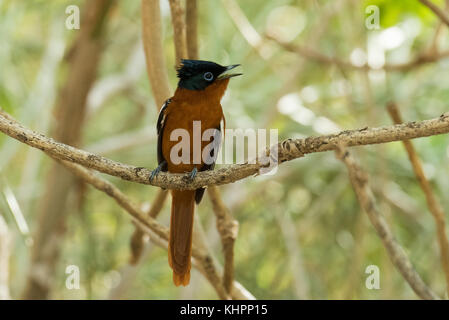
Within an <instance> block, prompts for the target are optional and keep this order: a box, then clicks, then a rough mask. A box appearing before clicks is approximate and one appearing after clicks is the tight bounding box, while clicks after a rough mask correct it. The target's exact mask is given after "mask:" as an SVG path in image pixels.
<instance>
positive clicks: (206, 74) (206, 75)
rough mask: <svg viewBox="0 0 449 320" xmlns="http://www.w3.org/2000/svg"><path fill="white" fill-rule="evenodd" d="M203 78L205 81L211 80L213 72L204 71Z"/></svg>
mask: <svg viewBox="0 0 449 320" xmlns="http://www.w3.org/2000/svg"><path fill="white" fill-rule="evenodd" d="M203 78H204V80H206V81H212V80H213V79H214V74H213V73H212V72H210V71H207V72H205V73H204V75H203Z"/></svg>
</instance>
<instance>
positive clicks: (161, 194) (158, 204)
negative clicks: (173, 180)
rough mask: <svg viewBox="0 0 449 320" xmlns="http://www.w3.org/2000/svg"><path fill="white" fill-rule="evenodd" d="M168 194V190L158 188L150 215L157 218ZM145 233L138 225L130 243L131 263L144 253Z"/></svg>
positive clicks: (135, 262)
mask: <svg viewBox="0 0 449 320" xmlns="http://www.w3.org/2000/svg"><path fill="white" fill-rule="evenodd" d="M167 196H168V192H167V190H163V189H160V190H158V193H157V195H156V199H154V201H153V203H152V205H151V208H150V210H149V211H148V216H149V217H151V218H153V219H156V217H157V215H158V214H159V212H161V210H162V208H163V206H164V203H165V200H166V199H167ZM144 235H145V232H144V231H143V230H142V229H140V228H139V227H136V229H135V230H134V233H133V235H132V236H131V243H130V247H131V257H130V261H129V263H130V264H132V265H135V264H137V262H138V261H139V259H140V257H141V255H142V252H143V248H144Z"/></svg>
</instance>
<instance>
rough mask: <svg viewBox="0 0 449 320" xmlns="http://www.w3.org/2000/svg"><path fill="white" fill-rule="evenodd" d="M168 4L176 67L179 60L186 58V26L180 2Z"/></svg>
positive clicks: (171, 1) (169, 0) (170, 0)
mask: <svg viewBox="0 0 449 320" xmlns="http://www.w3.org/2000/svg"><path fill="white" fill-rule="evenodd" d="M168 2H169V3H170V12H171V20H172V24H173V40H174V43H175V54H176V66H178V65H179V64H180V63H181V59H185V58H187V46H186V24H185V21H184V10H183V8H182V6H181V1H180V0H168Z"/></svg>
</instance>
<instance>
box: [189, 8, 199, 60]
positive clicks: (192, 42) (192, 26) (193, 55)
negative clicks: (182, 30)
mask: <svg viewBox="0 0 449 320" xmlns="http://www.w3.org/2000/svg"><path fill="white" fill-rule="evenodd" d="M186 41H187V56H188V57H189V59H198V57H199V54H198V1H197V0H186Z"/></svg>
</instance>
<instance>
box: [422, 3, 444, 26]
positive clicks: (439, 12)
mask: <svg viewBox="0 0 449 320" xmlns="http://www.w3.org/2000/svg"><path fill="white" fill-rule="evenodd" d="M419 1H420V2H421V3H422V4H423V5H425V6H426V7H428V8H429V9H430V10H432V11H433V13H435V14H436V15H437V16H438V18H440V20H441V21H442V22H444V23H445V24H446V25H447V26H448V27H449V15H447V14H446V13H445V12H444V10H443V9H441V8H440V7H438V6H437V5H436V4H434V3H433V2H432V1H430V0H419Z"/></svg>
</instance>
